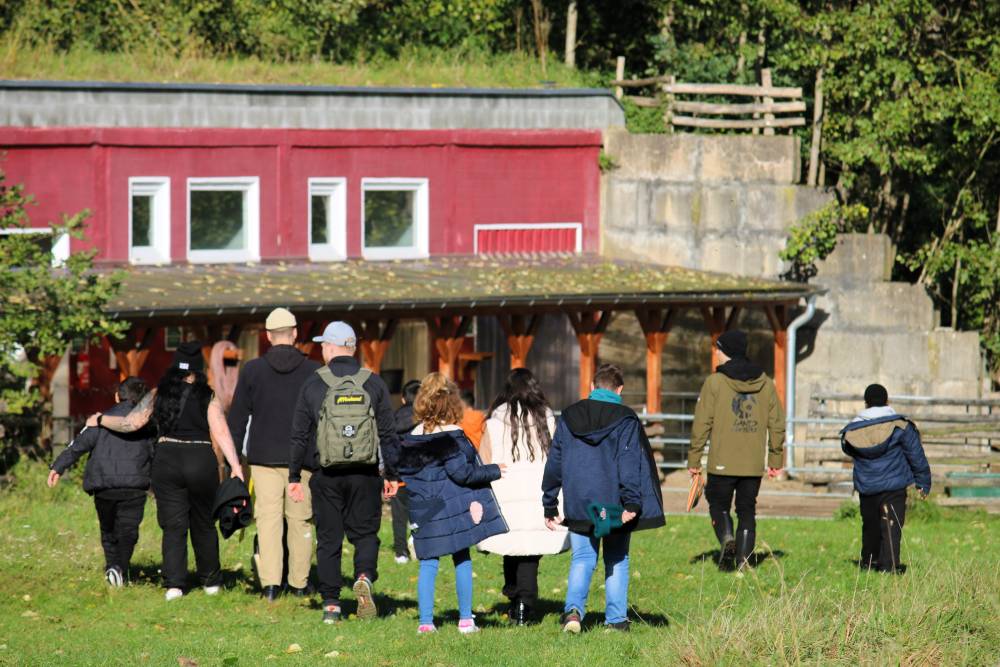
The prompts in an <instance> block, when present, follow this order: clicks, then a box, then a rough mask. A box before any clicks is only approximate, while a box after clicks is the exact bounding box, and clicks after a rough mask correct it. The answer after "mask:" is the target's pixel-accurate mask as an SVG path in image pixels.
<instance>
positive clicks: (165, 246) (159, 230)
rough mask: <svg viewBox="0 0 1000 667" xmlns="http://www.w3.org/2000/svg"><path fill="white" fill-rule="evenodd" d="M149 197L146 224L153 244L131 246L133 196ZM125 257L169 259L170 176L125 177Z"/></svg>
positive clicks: (146, 261) (141, 260)
mask: <svg viewBox="0 0 1000 667" xmlns="http://www.w3.org/2000/svg"><path fill="white" fill-rule="evenodd" d="M136 195H139V196H145V197H152V198H153V202H152V206H151V207H150V211H149V224H150V226H151V227H152V229H151V233H152V235H153V245H151V246H140V247H137V248H134V247H132V197H134V196H136ZM128 259H129V261H130V262H131V263H132V264H169V263H170V178H168V177H167V176H133V177H131V178H129V179H128Z"/></svg>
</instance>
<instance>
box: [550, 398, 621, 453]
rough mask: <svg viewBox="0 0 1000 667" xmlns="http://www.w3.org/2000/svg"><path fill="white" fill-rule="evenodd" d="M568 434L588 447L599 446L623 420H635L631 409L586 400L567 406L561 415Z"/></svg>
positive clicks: (614, 404) (616, 404)
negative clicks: (568, 431)
mask: <svg viewBox="0 0 1000 667" xmlns="http://www.w3.org/2000/svg"><path fill="white" fill-rule="evenodd" d="M562 418H563V422H565V424H566V427H567V428H568V429H569V430H570V432H571V433H572V434H573V435H575V436H576V437H577V438H579V439H580V440H581V441H583V442H585V443H587V444H588V445H594V446H596V445H599V444H601V442H603V441H604V440H605V439H606V438H607V437H608V436H609V435H611V434H612V433H613V432H614V431H615V429H616V428H617V427H618V424H620V423H621V422H622V421H623V420H625V419H635V418H636V415H635V412H634V411H633V410H632V408H629V407H627V406H625V405H621V404H618V403H608V402H607V401H594V400H591V399H589V398H586V399H584V400H582V401H579V402H578V403H574V404H573V405H571V406H569V407H568V408H566V409H565V410H563V413H562Z"/></svg>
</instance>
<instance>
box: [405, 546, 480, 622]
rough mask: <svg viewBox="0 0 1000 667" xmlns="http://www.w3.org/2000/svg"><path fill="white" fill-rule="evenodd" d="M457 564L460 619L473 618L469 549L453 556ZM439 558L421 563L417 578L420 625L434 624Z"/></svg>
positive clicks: (456, 574)
mask: <svg viewBox="0 0 1000 667" xmlns="http://www.w3.org/2000/svg"><path fill="white" fill-rule="evenodd" d="M451 560H452V562H454V563H455V594H456V595H457V596H458V618H459V619H460V620H465V619H469V618H472V556H470V555H469V550H468V549H462V550H461V551H457V552H455V553H453V554H452V555H451ZM438 561H439V559H437V558H427V559H423V560H421V561H420V576H419V577H418V578H417V605H418V606H419V608H420V625H431V624H433V623H434V582H435V580H436V579H437V573H438Z"/></svg>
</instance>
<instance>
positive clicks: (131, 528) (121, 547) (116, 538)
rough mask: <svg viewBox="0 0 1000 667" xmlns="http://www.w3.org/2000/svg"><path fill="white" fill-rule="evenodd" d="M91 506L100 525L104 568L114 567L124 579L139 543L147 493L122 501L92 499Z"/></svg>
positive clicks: (97, 497)
mask: <svg viewBox="0 0 1000 667" xmlns="http://www.w3.org/2000/svg"><path fill="white" fill-rule="evenodd" d="M94 507H96V508H97V521H98V522H99V523H100V525H101V546H102V547H104V569H105V570H107V569H109V568H112V567H117V568H118V569H119V570H121V571H122V574H123V575H124V576H125V579H126V580H127V579H128V566H129V563H130V562H131V561H132V552H133V551H135V543H136V542H138V541H139V524H140V523H142V515H143V513H144V512H145V510H146V494H145V492H143V493H142V495H139V496H135V497H132V498H122V499H113V498H101V497H100V496H95V497H94Z"/></svg>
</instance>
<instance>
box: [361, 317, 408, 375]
mask: <svg viewBox="0 0 1000 667" xmlns="http://www.w3.org/2000/svg"><path fill="white" fill-rule="evenodd" d="M398 324H399V320H385V322H384V323H383V321H382V320H378V319H370V320H365V321H363V322H356V323H355V324H354V325H353V326H354V330H355V332H357V334H358V347H359V348H361V360H362V363H363V364H364V367H365V368H367V369H368V370H370V371H371V372H372V373H379V372H381V370H382V359H384V358H385V353H386V352H387V351H388V350H389V345H390V344H391V343H392V336H393V334H395V333H396V326H397V325H398Z"/></svg>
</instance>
